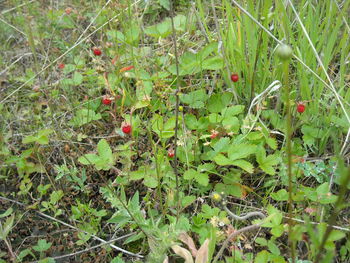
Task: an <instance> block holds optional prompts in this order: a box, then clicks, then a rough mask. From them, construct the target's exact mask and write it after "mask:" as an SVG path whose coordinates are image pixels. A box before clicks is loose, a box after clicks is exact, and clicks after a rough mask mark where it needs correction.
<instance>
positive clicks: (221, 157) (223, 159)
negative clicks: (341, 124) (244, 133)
mask: <svg viewBox="0 0 350 263" xmlns="http://www.w3.org/2000/svg"><path fill="white" fill-rule="evenodd" d="M214 161H215V162H216V163H217V164H218V165H222V166H225V165H232V161H231V160H230V159H228V158H227V157H226V156H225V155H223V154H218V155H216V156H215V157H214Z"/></svg>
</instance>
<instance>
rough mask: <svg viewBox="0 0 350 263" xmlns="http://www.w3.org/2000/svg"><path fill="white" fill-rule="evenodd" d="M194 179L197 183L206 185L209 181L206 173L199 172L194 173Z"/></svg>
mask: <svg viewBox="0 0 350 263" xmlns="http://www.w3.org/2000/svg"><path fill="white" fill-rule="evenodd" d="M194 179H195V180H196V181H197V183H199V184H200V185H203V186H207V185H208V183H209V176H208V174H206V173H199V172H197V173H196V174H195V177H194Z"/></svg>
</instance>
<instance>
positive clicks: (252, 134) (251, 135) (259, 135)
mask: <svg viewBox="0 0 350 263" xmlns="http://www.w3.org/2000/svg"><path fill="white" fill-rule="evenodd" d="M263 137H264V134H263V133H262V132H260V131H255V132H250V133H249V134H248V135H247V139H248V140H250V141H257V140H260V139H261V138H263Z"/></svg>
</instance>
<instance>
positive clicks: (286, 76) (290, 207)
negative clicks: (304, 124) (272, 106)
mask: <svg viewBox="0 0 350 263" xmlns="http://www.w3.org/2000/svg"><path fill="white" fill-rule="evenodd" d="M283 82H284V86H285V92H286V98H285V99H286V112H287V127H286V133H287V138H286V140H287V173H288V193H289V195H288V216H289V220H288V228H289V229H288V242H289V245H290V248H291V258H292V263H295V255H296V253H295V250H296V244H295V241H294V240H293V225H294V222H293V220H292V218H293V198H292V197H293V180H292V179H293V178H292V176H293V174H292V144H291V140H292V117H291V112H290V96H289V93H290V87H289V62H288V60H287V61H284V62H283Z"/></svg>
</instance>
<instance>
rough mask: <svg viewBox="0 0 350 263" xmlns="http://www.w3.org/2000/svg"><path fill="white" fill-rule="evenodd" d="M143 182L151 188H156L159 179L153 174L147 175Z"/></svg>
mask: <svg viewBox="0 0 350 263" xmlns="http://www.w3.org/2000/svg"><path fill="white" fill-rule="evenodd" d="M143 184H144V185H145V186H147V187H149V188H156V187H157V186H158V181H157V179H156V178H154V177H153V176H150V175H149V176H145V178H144V180H143Z"/></svg>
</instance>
